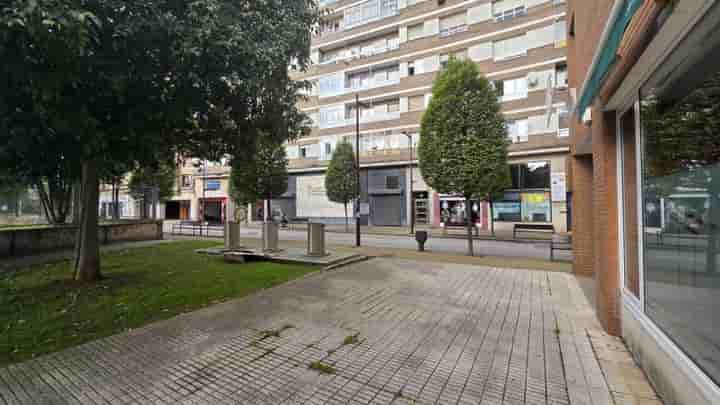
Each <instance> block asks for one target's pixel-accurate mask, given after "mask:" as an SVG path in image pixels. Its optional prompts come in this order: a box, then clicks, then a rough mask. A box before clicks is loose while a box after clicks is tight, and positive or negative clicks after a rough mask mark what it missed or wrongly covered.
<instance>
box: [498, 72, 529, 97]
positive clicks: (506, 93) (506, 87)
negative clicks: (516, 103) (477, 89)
mask: <svg viewBox="0 0 720 405" xmlns="http://www.w3.org/2000/svg"><path fill="white" fill-rule="evenodd" d="M495 88H496V89H497V91H498V94H499V96H500V99H501V101H509V100H516V99H519V98H525V97H527V94H528V81H527V77H518V78H517V79H508V80H502V81H497V82H495Z"/></svg>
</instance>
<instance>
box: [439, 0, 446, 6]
mask: <svg viewBox="0 0 720 405" xmlns="http://www.w3.org/2000/svg"><path fill="white" fill-rule="evenodd" d="M437 2H438V6H444V5H445V0H437Z"/></svg>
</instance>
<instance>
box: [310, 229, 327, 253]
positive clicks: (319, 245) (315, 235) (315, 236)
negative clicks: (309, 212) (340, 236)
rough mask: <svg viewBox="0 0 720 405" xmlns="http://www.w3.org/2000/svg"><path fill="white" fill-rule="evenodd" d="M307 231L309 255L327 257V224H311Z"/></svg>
mask: <svg viewBox="0 0 720 405" xmlns="http://www.w3.org/2000/svg"><path fill="white" fill-rule="evenodd" d="M307 229H308V230H307V255H308V256H316V257H319V256H325V255H326V253H325V224H318V223H309V224H308V228H307Z"/></svg>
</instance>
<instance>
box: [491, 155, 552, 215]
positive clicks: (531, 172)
mask: <svg viewBox="0 0 720 405" xmlns="http://www.w3.org/2000/svg"><path fill="white" fill-rule="evenodd" d="M510 177H511V180H512V186H511V187H512V190H513V191H510V192H506V193H505V195H504V196H503V198H502V199H501V200H496V201H493V220H495V221H500V222H551V221H552V204H551V198H550V191H549V189H550V162H548V161H535V162H527V163H520V164H512V165H510Z"/></svg>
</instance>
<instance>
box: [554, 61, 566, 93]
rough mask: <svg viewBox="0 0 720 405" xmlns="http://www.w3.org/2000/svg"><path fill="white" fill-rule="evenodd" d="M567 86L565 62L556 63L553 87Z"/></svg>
mask: <svg viewBox="0 0 720 405" xmlns="http://www.w3.org/2000/svg"><path fill="white" fill-rule="evenodd" d="M567 86H568V71H567V63H558V64H557V66H555V87H557V88H559V89H565V88H567Z"/></svg>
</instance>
